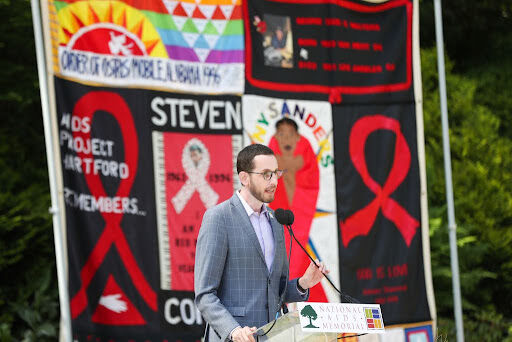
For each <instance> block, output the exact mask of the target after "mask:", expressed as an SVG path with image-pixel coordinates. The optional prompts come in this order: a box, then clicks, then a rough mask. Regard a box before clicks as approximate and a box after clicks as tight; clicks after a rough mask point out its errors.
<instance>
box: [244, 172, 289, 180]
mask: <svg viewBox="0 0 512 342" xmlns="http://www.w3.org/2000/svg"><path fill="white" fill-rule="evenodd" d="M247 173H255V174H257V175H262V176H263V179H264V180H266V181H269V180H271V179H272V176H273V175H274V174H275V175H276V177H277V179H279V178H281V176H282V175H283V173H284V170H275V171H264V172H252V171H247Z"/></svg>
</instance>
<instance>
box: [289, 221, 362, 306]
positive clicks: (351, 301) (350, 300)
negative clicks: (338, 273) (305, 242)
mask: <svg viewBox="0 0 512 342" xmlns="http://www.w3.org/2000/svg"><path fill="white" fill-rule="evenodd" d="M287 228H288V232H289V233H290V236H291V237H293V239H294V240H295V242H297V244H298V245H299V247H300V248H301V249H302V250H303V251H304V253H306V255H307V256H308V258H309V260H311V261H312V262H313V263H314V264H315V266H316V267H320V266H318V264H317V263H316V261H315V260H313V258H312V257H311V256H310V255H309V253H308V252H307V251H306V249H305V248H304V247H303V246H302V244H301V243H300V242H299V240H297V238H296V237H295V234H294V233H293V230H292V226H291V225H287ZM290 240H291V239H290ZM324 277H325V279H327V281H328V282H329V284H331V286H332V287H333V288H334V289H335V290H336V291H337V292H338V293H339V294H340V296H342V297H343V299H344V300H346V301H348V302H349V303H355V304H360V303H361V302H360V301H358V300H357V299H355V298H353V297H351V296H349V295H348V294H346V293H344V292H341V291H340V290H339V289H338V288H337V287H336V286H335V285H334V284H333V282H332V281H331V279H329V277H328V276H327V275H326V274H324Z"/></svg>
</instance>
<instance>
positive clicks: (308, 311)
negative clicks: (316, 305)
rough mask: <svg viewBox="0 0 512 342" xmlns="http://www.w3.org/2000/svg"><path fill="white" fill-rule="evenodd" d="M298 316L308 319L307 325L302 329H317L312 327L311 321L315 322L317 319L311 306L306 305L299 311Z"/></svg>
mask: <svg viewBox="0 0 512 342" xmlns="http://www.w3.org/2000/svg"><path fill="white" fill-rule="evenodd" d="M300 314H301V316H302V317H307V318H309V324H308V325H306V326H304V327H303V328H316V329H318V327H316V326H314V325H313V322H312V321H311V320H313V321H314V320H316V319H317V318H318V315H317V313H316V311H315V309H313V307H312V306H311V305H306V306H305V307H304V308H303V309H302V310H301V311H300Z"/></svg>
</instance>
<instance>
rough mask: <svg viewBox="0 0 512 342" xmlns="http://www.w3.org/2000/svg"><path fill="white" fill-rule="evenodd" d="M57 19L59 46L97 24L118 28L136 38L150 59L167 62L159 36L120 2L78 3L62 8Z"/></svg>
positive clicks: (151, 26)
mask: <svg viewBox="0 0 512 342" xmlns="http://www.w3.org/2000/svg"><path fill="white" fill-rule="evenodd" d="M58 18H59V24H60V27H59V45H67V44H68V43H69V41H70V39H71V37H73V35H74V34H75V33H77V32H78V31H79V30H80V29H82V28H84V27H86V26H89V25H92V24H98V23H110V24H114V25H118V26H120V27H122V28H124V29H126V30H127V31H129V32H131V33H133V34H134V35H136V36H137V37H138V38H139V39H140V41H141V42H142V44H144V46H145V49H146V53H147V54H148V55H149V56H151V57H162V58H168V55H167V51H166V49H165V46H164V44H163V43H162V41H161V39H160V35H159V34H158V32H157V30H156V29H155V27H154V26H153V24H152V23H151V22H150V21H149V20H148V19H147V18H146V16H145V15H144V14H143V13H142V12H141V11H139V10H137V9H136V8H133V7H131V6H128V5H127V4H125V3H123V2H120V1H98V0H96V1H78V2H75V3H73V4H70V5H68V6H66V7H64V8H62V9H61V10H60V11H59V13H58Z"/></svg>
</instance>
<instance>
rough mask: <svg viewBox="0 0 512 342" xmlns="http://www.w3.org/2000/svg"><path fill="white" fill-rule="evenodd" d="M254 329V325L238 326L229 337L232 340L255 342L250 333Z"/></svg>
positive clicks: (235, 341)
mask: <svg viewBox="0 0 512 342" xmlns="http://www.w3.org/2000/svg"><path fill="white" fill-rule="evenodd" d="M256 330H257V329H256V327H252V328H249V327H243V328H242V327H238V328H236V329H235V330H233V332H232V333H231V339H232V340H233V341H234V342H255V340H254V337H253V336H252V333H253V332H255V331H256Z"/></svg>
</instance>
